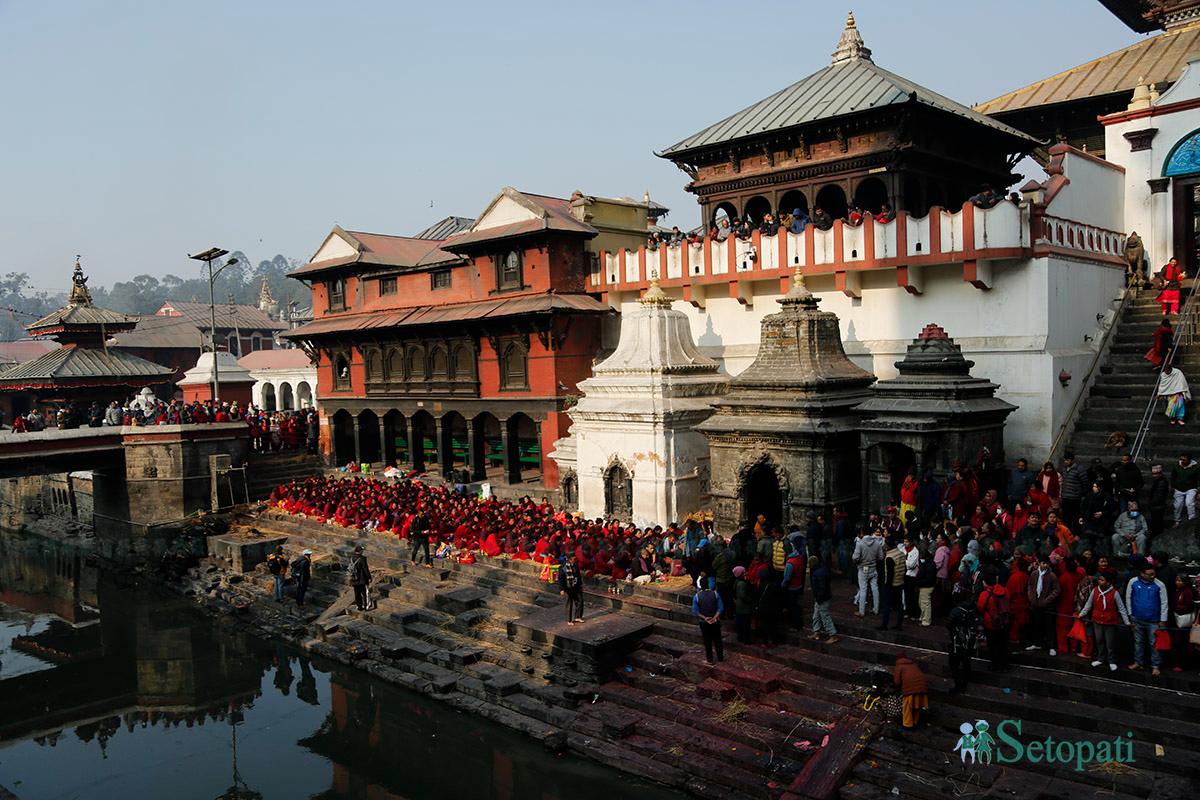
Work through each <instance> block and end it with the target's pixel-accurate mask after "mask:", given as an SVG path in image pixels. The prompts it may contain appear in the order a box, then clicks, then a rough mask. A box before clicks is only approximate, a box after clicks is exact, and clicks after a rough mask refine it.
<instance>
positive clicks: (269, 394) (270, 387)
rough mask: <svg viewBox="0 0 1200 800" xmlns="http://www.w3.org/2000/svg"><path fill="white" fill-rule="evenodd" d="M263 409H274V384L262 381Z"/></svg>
mask: <svg viewBox="0 0 1200 800" xmlns="http://www.w3.org/2000/svg"><path fill="white" fill-rule="evenodd" d="M262 407H263V411H275V410H277V409H276V407H275V384H273V383H264V384H263V387H262Z"/></svg>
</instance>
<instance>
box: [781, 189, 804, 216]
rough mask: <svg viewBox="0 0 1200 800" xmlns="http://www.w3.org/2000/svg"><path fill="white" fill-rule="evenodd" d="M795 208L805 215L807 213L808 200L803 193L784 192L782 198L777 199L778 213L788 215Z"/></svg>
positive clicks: (794, 190) (798, 191)
mask: <svg viewBox="0 0 1200 800" xmlns="http://www.w3.org/2000/svg"><path fill="white" fill-rule="evenodd" d="M797 208H798V209H800V210H801V211H803V212H804V213H806V214H807V213H808V198H807V197H806V196H805V195H804V192H802V191H800V190H799V189H792V190H790V191H787V192H784V193H783V197H781V198H779V213H781V214H790V213H792V212H793V211H795V210H796V209H797Z"/></svg>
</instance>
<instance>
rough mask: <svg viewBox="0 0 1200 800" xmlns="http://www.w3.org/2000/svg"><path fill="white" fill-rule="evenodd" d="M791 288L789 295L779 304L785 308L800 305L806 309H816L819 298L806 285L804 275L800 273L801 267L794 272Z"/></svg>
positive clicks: (789, 288)
mask: <svg viewBox="0 0 1200 800" xmlns="http://www.w3.org/2000/svg"><path fill="white" fill-rule="evenodd" d="M790 283H791V286H789V287H788V291H787V294H785V295H784V296H783V299H782V300H780V301H779V302H780V303H782V304H783V305H785V306H791V305H800V306H805V307H811V308H816V307H817V298H816V297H814V296H813V293H812V292H810V291H809V290H808V286H806V285H805V283H804V273H803V272H801V271H800V265H799V264H797V265H796V268H795V269H794V270H792V280H791V281H790Z"/></svg>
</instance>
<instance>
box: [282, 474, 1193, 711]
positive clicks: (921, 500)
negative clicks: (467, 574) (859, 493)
mask: <svg viewBox="0 0 1200 800" xmlns="http://www.w3.org/2000/svg"><path fill="white" fill-rule="evenodd" d="M1198 486H1200V464H1198V463H1197V462H1195V461H1193V460H1192V459H1191V457H1190V456H1189V455H1187V454H1181V456H1180V458H1179V460H1178V462H1177V463H1176V464H1174V465H1172V466H1171V467H1170V469H1169V470H1168V469H1164V467H1163V466H1162V465H1154V466H1153V467H1152V468H1151V470H1150V474H1149V476H1145V475H1143V474H1142V470H1141V468H1140V467H1138V466H1137V465H1136V464H1135V463H1134V462H1133V461H1132V459H1131V458H1130V457H1129V455H1128V454H1125V455H1124V456H1122V457H1121V458H1120V460H1119V461H1117V462H1116V463H1114V464H1110V465H1104V464H1102V463H1100V462H1099V461H1095V462H1093V463H1092V464H1091V465H1090V466H1086V467H1085V466H1084V465H1083V464H1080V463H1078V462H1076V460H1075V458H1074V456H1073V454H1071V453H1067V454H1066V455H1065V456H1064V458H1063V461H1062V464H1061V467H1055V465H1054V464H1052V463H1049V462H1047V463H1046V464H1044V465H1043V467H1042V469H1041V470H1038V471H1034V470H1032V469H1031V468H1030V467H1029V465H1028V463H1027V462H1026V461H1025V460H1024V459H1021V460H1019V461H1018V462H1017V463H1016V465H1015V466H1014V467H1013V468H1012V469H1011V470H1004V469H999V468H996V467H994V466H993V465H991V464H990V462H989V455H988V454H987V453H986V451H985V452H984V453H981V454H980V456H979V458H978V460H977V463H976V464H975V465H974V466H973V467H967V466H964V465H961V464H960V465H956V468H955V470H954V473H953V477H952V478H951V479H950V480H948V481H946V482H944V483H943V482H941V481H939V480H937V479H936V478H935V477H934V475H933V474H932V473H930V472H926V473H925V474H923V475H918V474H917V473H916V470H912V471H910V473H909V474H908V476H907V477H906V478H905V480H904V481H903V483H902V485H901V488H900V503H899V504H898V505H896V506H892V507H889V508H888V509H887V510H886V511H884V512H883V513H868V514H867V515H865V517H864V518H863V519H861V520H853V519H851V518H850V517H849V515H847V514H846V513H844V512H843V511H842V510H840V509H835V510H834V512H833V514H832V516H831V517H830V518H826V516H825V515H824V514H821V513H818V512H810V513H809V514H808V516H807V518H806V520H805V521H804V524H802V525H792V526H790V527H789V529H788V530H786V531H785V530H784V528H783V527H781V526H780V525H777V524H773V523H772V522H771V521H770V520H767V519H766V518H764V517H762V516H760V517H759V518H758V519H756V520H755V521H754V522H753V524H750V525H747V526H745V527H743V528H741V529H739V530H737V531H735V532H734V533H733V534H732V535H730V536H728V537H727V536H726V535H724V533H725V532H719V531H716V530H714V528H713V525H712V523H711V521H709V520H705V519H689V520H687V521H684V522H682V523H676V522H673V523H670V524H668V525H666V526H665V527H663V526H653V527H637V526H634V525H632V524H628V523H620V522H616V521H612V520H604V519H587V518H584V517H581V516H579V515H578V514H572V513H568V512H566V511H563V510H559V509H555V508H554V507H553V506H552V505H551V504H550V503H549V502H548V501H546V500H545V499H542V500H541V501H534V500H533V499H532V498H530V497H524V498H522V499H521V500H519V501H517V502H509V501H505V500H500V499H498V498H495V497H481V496H478V495H473V494H470V493H466V492H464V491H462V487H457V488H451V487H442V486H431V485H427V484H425V483H423V482H420V481H416V480H410V479H408V477H405V476H398V477H397V478H396V479H390V480H379V479H375V478H365V477H364V478H358V479H345V478H336V477H325V476H314V477H310V478H306V479H304V480H297V481H293V482H290V483H287V484H284V485H283V486H280V487H278V488H277V489H276V490H275V491H274V492H273V493H272V495H271V497H270V499H269V502H270V503H271V504H272V505H273V506H275V507H277V508H279V509H281V510H283V511H286V512H288V513H291V514H298V515H304V516H306V517H311V518H313V519H316V520H317V521H319V522H323V523H327V524H330V525H337V526H342V527H346V528H357V529H362V530H364V531H368V532H374V533H377V534H383V535H389V536H397V537H399V538H401V539H404V540H407V541H408V543H409V546H410V547H411V548H412V554H413V560H414V562H419V563H424V564H425V565H427V566H428V565H431V564H432V559H433V558H434V557H436V558H452V559H458V560H461V561H464V562H474V561H475V560H477V559H482V558H510V559H517V560H529V561H531V562H534V563H535V564H536V565H537V566H538V568H539V569H540V574H541V576H542V578H543V579H545V580H546V581H547V582H549V583H556V584H557V585H558V587H559V590H560V591H562V592H563V593H564V597H566V598H567V599H568V600H569V601H570V602H569V604H568V612H567V613H568V615H569V619H568V622H570V623H572V624H578V623H580V622H582V620H583V619H584V615H583V610H582V593H581V592H580V593H579V594H578V596H577V595H576V589H577V588H578V586H580V585H581V584H580V583H579V582H577V581H582V580H583V579H587V578H596V579H599V580H600V581H602V582H605V583H607V584H608V585H609V586H610V588H611V590H615V591H620V587H621V585H622V584H623V583H635V584H645V583H652V582H658V581H663V580H666V579H668V578H669V577H673V576H674V577H678V576H684V575H686V576H688V580H689V581H692V582H694V583H695V585H696V587H697V588H698V589H700V590H701V592H704V591H708V590H710V589H711V591H712V592H714V593H715V595H714V596H709V595H704V597H702V598H701V599H700V600H698V601H697V604H696V606H695V611H696V615H697V618H698V621H699V623H700V624H701V627H702V632H703V633H704V640H705V642H706V645H707V650H708V652H707V657H708V658H709V659H710V660H713V659H720V658H721V657H722V656H723V650H722V645H721V642H720V623H721V620H723V619H724V620H729V619H732V621H733V623H734V627H735V630H736V634H737V640H738V642H739V643H742V644H757V645H761V646H771V645H773V644H777V643H782V642H783V641H785V639H786V636H787V629H788V628H789V627H792V628H798V629H803V630H806V631H807V632H808V635H809V636H810V637H811V638H813V639H816V640H825V641H827V642H836V641H837V635H838V633H837V627H836V623H835V619H834V614H833V613H832V611H831V608H832V600H833V596H834V588H835V584H836V581H837V580H838V576H841V579H842V580H845V581H848V582H849V583H850V584H852V587H853V592H854V607H855V613H856V614H858V615H859V616H864V617H865V616H867V615H877V616H878V620H879V627H880V628H881V629H889V628H892V627H893V626H894V627H895V628H896V629H898V630H899V629H903V628H904V626H905V623H908V624H909V625H918V626H930V625H933V624H934V622H935V620H936V621H939V622H942V623H944V624H946V625H947V626H948V628H949V632H950V643H951V645H950V651H951V660H952V663H953V665H954V667H955V670H956V673H957V678H956V684H957V685H958V686H959V688H962V687H963V686H965V685H966V681H967V677H968V673H969V668H970V657H969V655H967V656H966V657H964V654H973V653H974V650H975V647H976V643H977V641H978V640H983V641H986V643H987V647H988V651H989V655H990V657H991V660H992V663H993V665H994V666H995V667H996V668H1000V669H1002V668H1004V667H1006V666H1007V663H1008V656H1009V653H1010V651H1011V650H1012V649H1014V648H1023V649H1026V650H1043V651H1045V652H1046V653H1048V654H1049V655H1051V656H1059V655H1066V654H1074V655H1076V656H1078V657H1080V658H1085V659H1087V660H1088V661H1089V662H1091V664H1092V666H1093V667H1096V668H1098V669H1099V668H1107V669H1109V670H1115V669H1117V668H1119V663H1118V656H1117V653H1118V652H1119V649H1120V648H1123V647H1125V646H1126V643H1125V642H1124V641H1118V640H1119V638H1120V637H1118V635H1117V631H1118V630H1120V629H1121V627H1128V628H1129V629H1130V630H1131V631H1132V633H1133V641H1134V648H1133V649H1134V656H1133V660H1132V663H1131V664H1130V665H1129V667H1130V668H1131V669H1135V670H1138V669H1147V670H1150V671H1151V672H1152V673H1153V674H1155V675H1157V674H1159V671H1160V669H1161V668H1162V667H1163V666H1164V665H1167V666H1169V667H1170V669H1172V670H1176V671H1179V670H1183V669H1189V668H1191V666H1192V664H1193V661H1192V656H1191V649H1192V647H1193V645H1192V638H1193V637H1192V634H1191V627H1192V623H1193V622H1194V620H1195V603H1196V597H1197V595H1196V592H1195V586H1194V585H1193V579H1192V578H1191V577H1190V576H1189V575H1188V574H1186V572H1185V571H1184V570H1185V568H1194V567H1197V566H1200V565H1197V564H1195V563H1192V564H1190V565H1186V567H1185V565H1184V564H1183V563H1182V561H1181V560H1180V559H1178V558H1174V559H1173V558H1170V557H1169V554H1168V553H1167V552H1166V551H1165V550H1164V549H1163V548H1160V547H1156V546H1155V540H1156V537H1157V536H1159V535H1161V534H1162V533H1163V532H1164V530H1165V529H1166V524H1167V520H1168V519H1173V520H1175V521H1183V520H1185V519H1191V520H1194V519H1195V517H1196V504H1195V501H1196V491H1197V487H1198ZM1143 507H1144V508H1146V509H1148V513H1147V514H1146V515H1145V516H1143V513H1142V508H1143ZM810 595H811V596H810Z"/></svg>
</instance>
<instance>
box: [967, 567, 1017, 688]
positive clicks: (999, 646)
mask: <svg viewBox="0 0 1200 800" xmlns="http://www.w3.org/2000/svg"><path fill="white" fill-rule="evenodd" d="M983 583H984V589H983V591H982V592H980V593H979V600H978V601H976V604H975V607H976V609H977V610H978V611H979V613H980V614H981V615H982V616H983V635H984V638H985V639H987V645H988V657H989V658H990V659H991V661H992V669H994V670H1000V669H1005V668H1007V667H1008V626H1009V625H1011V624H1012V607H1011V606H1010V605H1009V597H1008V589H1007V588H1005V586H1004V584H1002V583H1000V582H999V581H997V580H996V574H995V573H994V572H991V571H988V573H987V574H986V575H984V577H983Z"/></svg>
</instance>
